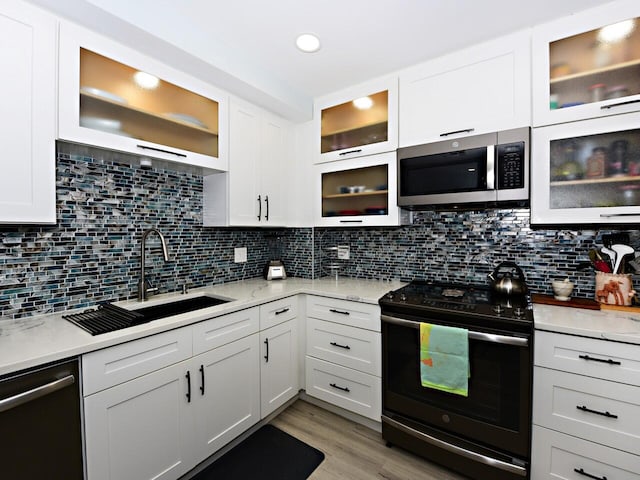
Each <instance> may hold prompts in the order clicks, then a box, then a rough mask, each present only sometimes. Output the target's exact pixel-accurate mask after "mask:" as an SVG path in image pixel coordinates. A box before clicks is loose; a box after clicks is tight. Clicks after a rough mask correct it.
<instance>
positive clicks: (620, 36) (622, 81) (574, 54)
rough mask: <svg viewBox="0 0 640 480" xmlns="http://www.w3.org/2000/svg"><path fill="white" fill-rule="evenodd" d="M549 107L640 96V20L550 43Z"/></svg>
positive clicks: (626, 21)
mask: <svg viewBox="0 0 640 480" xmlns="http://www.w3.org/2000/svg"><path fill="white" fill-rule="evenodd" d="M549 64H550V72H549V84H550V97H549V108H550V109H556V108H570V107H575V106H578V105H582V104H585V103H592V102H600V101H603V100H613V99H616V98H621V97H628V96H630V95H636V94H640V18H630V19H627V20H623V21H621V22H616V23H614V24H611V25H606V26H604V27H602V28H598V29H594V30H590V31H588V32H584V33H581V34H579V35H574V36H571V37H568V38H563V39H561V40H557V41H554V42H551V43H550V44H549Z"/></svg>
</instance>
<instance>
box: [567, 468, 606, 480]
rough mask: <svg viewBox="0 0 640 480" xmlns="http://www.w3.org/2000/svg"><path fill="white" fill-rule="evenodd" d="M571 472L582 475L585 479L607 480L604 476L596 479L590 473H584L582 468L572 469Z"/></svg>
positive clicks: (595, 476)
mask: <svg viewBox="0 0 640 480" xmlns="http://www.w3.org/2000/svg"><path fill="white" fill-rule="evenodd" d="M573 471H574V472H576V473H579V474H580V475H584V476H585V477H589V478H593V479H594V480H607V477H605V476H604V475H603V476H601V477H598V476H597V475H591V474H590V473H587V472H585V471H584V470H583V469H582V468H580V469H578V468H574V469H573Z"/></svg>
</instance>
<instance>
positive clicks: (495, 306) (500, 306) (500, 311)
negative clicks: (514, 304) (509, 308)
mask: <svg viewBox="0 0 640 480" xmlns="http://www.w3.org/2000/svg"><path fill="white" fill-rule="evenodd" d="M503 310H504V308H502V305H500V304H499V303H498V304H496V305H494V306H493V311H494V312H496V313H497V314H498V315H500V314H501V313H502V312H503Z"/></svg>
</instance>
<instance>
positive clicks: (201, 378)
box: [200, 365, 204, 395]
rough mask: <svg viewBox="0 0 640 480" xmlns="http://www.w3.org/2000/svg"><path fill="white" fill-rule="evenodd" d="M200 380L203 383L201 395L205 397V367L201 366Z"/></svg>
mask: <svg viewBox="0 0 640 480" xmlns="http://www.w3.org/2000/svg"><path fill="white" fill-rule="evenodd" d="M200 380H201V381H202V385H200V393H201V394H202V395H204V365H200Z"/></svg>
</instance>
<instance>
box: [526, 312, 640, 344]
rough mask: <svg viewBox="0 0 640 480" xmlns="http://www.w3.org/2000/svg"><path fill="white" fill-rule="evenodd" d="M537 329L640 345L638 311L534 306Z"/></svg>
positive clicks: (639, 318)
mask: <svg viewBox="0 0 640 480" xmlns="http://www.w3.org/2000/svg"><path fill="white" fill-rule="evenodd" d="M533 317H534V321H535V328H536V330H546V331H549V332H557V333H567V334H570V335H580V336H583V337H592V338H599V339H603V340H611V341H614V342H624V343H634V344H639V345H640V313H629V312H623V311H617V310H587V309H582V308H572V307H561V306H554V305H541V304H537V303H536V304H534V305H533Z"/></svg>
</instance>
